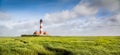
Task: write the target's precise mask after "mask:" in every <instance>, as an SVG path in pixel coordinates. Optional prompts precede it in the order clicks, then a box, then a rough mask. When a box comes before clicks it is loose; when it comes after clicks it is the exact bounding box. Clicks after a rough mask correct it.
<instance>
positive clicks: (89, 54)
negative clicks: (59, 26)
mask: <svg viewBox="0 0 120 55" xmlns="http://www.w3.org/2000/svg"><path fill="white" fill-rule="evenodd" d="M0 55H120V37H119V36H118V37H114V36H113V37H46V36H43V37H15V38H0Z"/></svg>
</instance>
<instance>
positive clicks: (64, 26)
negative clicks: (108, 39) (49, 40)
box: [45, 0, 120, 35]
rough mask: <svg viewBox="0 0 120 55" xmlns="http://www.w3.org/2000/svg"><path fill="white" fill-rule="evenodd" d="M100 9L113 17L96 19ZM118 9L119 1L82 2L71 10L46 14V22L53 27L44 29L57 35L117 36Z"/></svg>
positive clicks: (95, 0)
mask: <svg viewBox="0 0 120 55" xmlns="http://www.w3.org/2000/svg"><path fill="white" fill-rule="evenodd" d="M100 9H105V10H108V11H110V12H111V13H112V14H113V15H112V16H109V17H105V18H103V19H98V18H96V14H97V12H98V11H100ZM119 9H120V6H119V0H91V1H89V0H82V1H81V2H80V3H79V4H78V5H76V6H75V7H74V8H73V9H71V10H65V11H62V12H57V13H51V14H46V15H45V20H46V22H47V23H49V24H50V23H51V24H52V25H54V26H53V27H52V28H50V27H51V26H50V25H49V26H48V28H50V29H47V28H46V29H47V30H48V31H49V32H50V33H51V34H58V35H62V34H63V35H119V33H120V30H118V29H119V28H120V26H119V24H120V21H119V20H120V17H119V14H116V13H119ZM115 20H116V21H115ZM74 21H75V22H74ZM113 21H115V22H113ZM117 21H118V22H117ZM116 22H117V23H116ZM109 27H111V28H109ZM52 30H54V32H53V31H52ZM110 30H111V31H110ZM112 31H113V32H112ZM104 32H105V33H104Z"/></svg>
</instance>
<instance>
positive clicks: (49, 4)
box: [0, 0, 120, 36]
mask: <svg viewBox="0 0 120 55" xmlns="http://www.w3.org/2000/svg"><path fill="white" fill-rule="evenodd" d="M40 19H43V20H44V24H43V25H44V28H43V30H44V31H47V32H48V33H49V35H68V36H71V35H76V36H83V35H87V36H88V35H92V36H93V35H97V36H98V35H115V36H116V35H117V36H120V0H0V36H20V35H21V34H33V32H34V31H36V30H39V20H40Z"/></svg>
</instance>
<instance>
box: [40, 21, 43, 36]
mask: <svg viewBox="0 0 120 55" xmlns="http://www.w3.org/2000/svg"><path fill="white" fill-rule="evenodd" d="M40 35H43V20H42V19H40Z"/></svg>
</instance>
